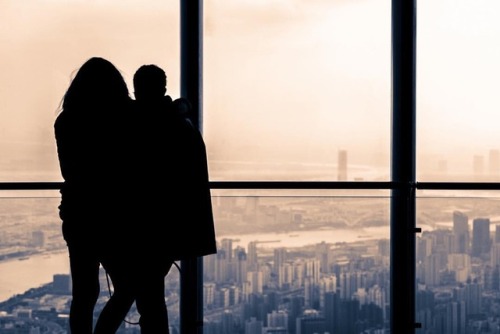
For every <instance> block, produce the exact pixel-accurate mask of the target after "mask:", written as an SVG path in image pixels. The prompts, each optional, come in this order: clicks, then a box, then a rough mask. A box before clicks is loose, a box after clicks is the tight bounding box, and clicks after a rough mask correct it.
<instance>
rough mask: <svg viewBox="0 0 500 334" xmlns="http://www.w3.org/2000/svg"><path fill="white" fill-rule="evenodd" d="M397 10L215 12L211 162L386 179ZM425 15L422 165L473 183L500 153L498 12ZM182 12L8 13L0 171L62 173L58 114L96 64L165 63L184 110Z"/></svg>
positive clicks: (25, 9)
mask: <svg viewBox="0 0 500 334" xmlns="http://www.w3.org/2000/svg"><path fill="white" fill-rule="evenodd" d="M390 2H391V1H389V0H349V1H347V0H338V1H332V0H313V1H311V0H238V1H227V0H225V1H223V0H210V1H205V5H204V6H205V8H204V10H205V29H204V33H205V36H204V46H205V52H204V112H205V117H204V122H205V123H204V135H205V138H206V141H207V145H208V148H209V151H210V156H211V159H212V160H213V161H216V160H217V161H218V160H240V159H250V160H256V161H262V162H273V161H290V162H297V161H301V162H308V163H315V164H334V163H336V159H337V151H338V150H339V149H347V150H348V151H349V161H350V163H353V164H364V165H366V164H367V165H374V166H375V165H385V166H386V168H387V172H388V163H389V150H390V102H391V101H390V99H391V95H390V94H391V92H390V80H391V77H390V75H391V67H390V33H391V31H390V29H391V26H390V11H391V8H390ZM417 6H418V12H417V13H418V15H417V18H418V23H417V27H418V33H417V47H418V54H417V72H418V73H417V96H418V99H417V114H418V123H417V129H418V132H417V141H418V151H419V154H420V155H422V156H424V155H425V156H426V158H425V159H420V160H417V161H418V163H419V165H420V166H421V167H422V168H424V167H425V168H435V166H436V165H437V161H438V160H439V159H447V160H449V163H448V168H449V169H450V170H451V169H452V168H459V169H464V170H467V169H470V168H471V166H472V155H473V154H487V152H488V150H489V149H491V148H500V140H499V139H500V138H499V137H500V131H498V130H497V125H498V124H497V123H498V122H496V120H497V119H498V117H497V115H496V113H497V110H498V107H499V103H500V102H498V99H497V98H496V97H497V95H498V94H497V93H496V89H497V85H495V84H496V81H497V78H498V77H499V74H500V66H499V64H498V63H499V62H498V59H500V57H499V56H500V54H499V53H500V44H499V43H498V42H496V41H497V40H498V36H499V33H500V23H499V22H498V20H497V19H496V16H495V14H496V13H498V10H499V9H500V3H498V2H497V1H496V0H425V1H422V0H421V1H418V4H417ZM178 12H179V3H178V1H173V0H148V1H142V0H126V1H123V0H120V1H114V0H90V1H89V0H85V1H83V0H23V1H16V0H0V43H1V44H2V51H3V52H2V54H1V55H0V71H1V73H2V75H1V76H0V110H1V114H0V115H1V116H0V117H2V120H1V122H0V145H1V148H2V152H3V153H4V154H3V158H2V159H3V160H2V161H0V162H2V163H6V162H8V161H10V160H16V159H17V160H19V159H21V160H23V159H24V160H30V161H32V162H31V163H33V164H35V165H43V166H49V167H47V168H54V166H55V167H57V165H55V162H56V160H55V150H54V148H55V146H54V141H53V128H52V124H53V120H54V117H55V114H56V110H57V107H58V104H59V102H60V99H61V97H62V95H63V94H64V91H65V89H66V88H67V85H68V84H69V81H70V79H71V75H72V72H74V71H75V70H76V69H77V68H78V66H79V65H81V64H82V63H83V62H84V61H85V60H86V59H87V58H89V57H91V56H94V55H97V56H103V57H105V58H108V59H109V60H111V61H112V62H113V63H115V65H117V67H118V68H120V69H121V70H122V72H123V73H124V76H125V77H126V79H127V80H128V82H129V83H130V79H131V77H132V75H133V72H134V71H135V69H136V68H137V67H138V66H140V65H142V64H144V63H156V64H158V65H160V66H162V67H164V68H165V69H166V70H167V73H168V75H169V92H170V93H171V94H172V96H174V97H177V96H178V95H179V15H178ZM27 144H29V145H27ZM43 147H45V149H43ZM41 153H43V154H41ZM452 153H454V154H457V156H456V157H455V156H452V155H451V154H452ZM24 155H25V156H24ZM431 155H432V156H431ZM426 159H428V160H426ZM17 160H16V161H17ZM26 164H30V162H27V163H26Z"/></svg>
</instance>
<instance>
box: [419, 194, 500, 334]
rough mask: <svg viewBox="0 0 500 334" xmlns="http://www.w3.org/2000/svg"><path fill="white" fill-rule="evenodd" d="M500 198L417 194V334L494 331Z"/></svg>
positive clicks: (498, 282) (499, 275) (498, 284)
mask: <svg viewBox="0 0 500 334" xmlns="http://www.w3.org/2000/svg"><path fill="white" fill-rule="evenodd" d="M499 200H500V192H499V191H496V192H493V191H491V192H481V191H455V192H454V193H453V194H451V193H450V192H445V191H419V193H418V198H417V226H419V227H422V233H421V234H420V235H418V236H417V240H416V320H417V322H420V323H421V324H422V329H420V330H418V331H417V333H487V332H489V333H494V332H496V331H498V328H499V323H498V309H499V307H500V302H499V299H498V296H499V295H500V271H499V269H500V267H499V266H500V205H498V204H499Z"/></svg>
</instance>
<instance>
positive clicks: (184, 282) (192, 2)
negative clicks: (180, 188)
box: [180, 0, 203, 334]
mask: <svg viewBox="0 0 500 334" xmlns="http://www.w3.org/2000/svg"><path fill="white" fill-rule="evenodd" d="M180 25H181V29H180V30H181V32H180V34H181V36H180V37H181V38H180V43H181V47H180V52H181V57H180V58H181V59H180V63H181V71H180V73H181V74H180V75H181V78H180V79H181V80H180V82H181V96H182V97H185V98H187V99H188V100H189V101H190V102H191V104H192V108H193V119H192V121H193V124H194V125H195V126H196V127H198V129H199V130H200V131H203V122H202V115H203V111H202V97H203V95H202V91H203V85H202V82H203V81H202V76H203V71H202V65H203V30H202V29H203V0H180ZM180 294H181V296H180V330H181V334H202V333H203V261H202V258H201V257H199V258H193V259H188V260H182V261H181V274H180Z"/></svg>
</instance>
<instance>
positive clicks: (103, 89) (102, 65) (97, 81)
mask: <svg viewBox="0 0 500 334" xmlns="http://www.w3.org/2000/svg"><path fill="white" fill-rule="evenodd" d="M128 99H129V92H128V88H127V84H126V82H125V80H124V79H123V76H122V74H121V73H120V71H119V70H118V69H117V68H116V67H115V66H114V65H113V64H112V63H111V62H110V61H108V60H106V59H104V58H101V57H92V58H90V59H89V60H87V61H86V62H85V63H84V64H83V65H82V66H81V67H80V69H79V70H78V72H77V73H76V75H75V77H74V78H73V80H72V81H71V83H70V85H69V88H68V90H67V91H66V93H65V94H64V97H63V101H62V110H63V111H64V110H72V109H80V110H81V109H88V108H101V107H107V106H110V105H116V104H117V103H123V102H125V101H127V100H128Z"/></svg>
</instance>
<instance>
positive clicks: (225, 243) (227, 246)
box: [221, 238, 233, 262]
mask: <svg viewBox="0 0 500 334" xmlns="http://www.w3.org/2000/svg"><path fill="white" fill-rule="evenodd" d="M221 247H222V249H224V251H225V252H226V260H227V261H228V262H231V261H232V259H233V240H232V239H227V238H224V239H222V241H221Z"/></svg>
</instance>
